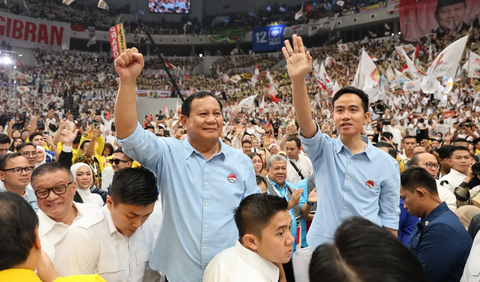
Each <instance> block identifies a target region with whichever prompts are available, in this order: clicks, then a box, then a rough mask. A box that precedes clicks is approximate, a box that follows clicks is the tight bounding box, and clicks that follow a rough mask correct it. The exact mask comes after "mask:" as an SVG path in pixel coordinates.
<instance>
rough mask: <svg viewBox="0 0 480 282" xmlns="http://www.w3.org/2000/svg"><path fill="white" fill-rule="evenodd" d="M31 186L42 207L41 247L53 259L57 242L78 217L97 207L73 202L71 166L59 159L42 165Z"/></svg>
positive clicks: (36, 171)
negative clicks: (60, 161)
mask: <svg viewBox="0 0 480 282" xmlns="http://www.w3.org/2000/svg"><path fill="white" fill-rule="evenodd" d="M32 187H33V190H34V191H35V195H36V197H37V203H38V207H39V208H40V210H39V211H38V212H37V215H38V219H39V222H40V224H39V227H38V236H39V238H40V241H41V243H42V250H43V251H45V253H46V254H47V255H48V257H49V258H50V259H51V260H53V259H54V258H55V247H54V246H55V243H56V242H57V241H58V240H59V239H60V238H61V237H62V236H63V235H64V234H65V232H67V229H68V227H69V226H70V225H72V223H74V222H75V221H76V220H78V219H80V218H82V217H83V216H85V215H88V214H91V213H93V212H95V211H96V210H97V209H98V208H97V207H94V206H90V205H86V204H80V203H76V202H74V201H73V198H74V196H75V191H76V189H77V184H76V182H74V181H73V176H72V173H71V172H70V169H69V168H68V167H66V166H65V165H63V164H61V163H59V162H50V163H46V164H43V165H41V166H39V167H38V168H37V169H35V171H34V172H33V173H32Z"/></svg>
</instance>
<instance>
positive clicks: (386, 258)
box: [308, 217, 428, 282]
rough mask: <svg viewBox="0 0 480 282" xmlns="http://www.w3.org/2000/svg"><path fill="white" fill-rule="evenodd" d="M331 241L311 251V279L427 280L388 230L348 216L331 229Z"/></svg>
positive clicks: (323, 281)
mask: <svg viewBox="0 0 480 282" xmlns="http://www.w3.org/2000/svg"><path fill="white" fill-rule="evenodd" d="M334 240H335V242H334V243H333V244H322V245H320V246H319V247H317V249H316V250H315V251H314V252H313V254H312V259H311V261H310V266H309V271H308V272H309V278H310V281H311V282H338V281H342V282H353V281H355V282H384V281H389V282H404V281H409V282H427V281H428V280H427V277H426V275H425V271H424V270H423V267H422V265H421V264H420V262H418V260H417V258H416V257H415V256H414V255H413V253H412V252H410V250H409V249H408V248H407V247H405V245H403V244H402V242H401V241H399V240H398V239H397V238H396V237H395V236H393V235H392V233H390V232H389V231H388V230H385V229H384V228H382V227H380V226H377V225H376V224H374V223H372V222H371V221H369V220H367V219H364V218H360V217H352V218H349V219H346V220H345V221H344V222H343V223H342V224H341V225H340V227H339V228H338V229H337V231H336V232H335V239H334Z"/></svg>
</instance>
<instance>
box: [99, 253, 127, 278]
mask: <svg viewBox="0 0 480 282" xmlns="http://www.w3.org/2000/svg"><path fill="white" fill-rule="evenodd" d="M119 259H120V258H118V257H111V258H100V260H99V261H98V274H99V275H100V276H102V278H103V279H105V280H106V281H121V280H122V274H123V267H122V264H121V263H120V262H119Z"/></svg>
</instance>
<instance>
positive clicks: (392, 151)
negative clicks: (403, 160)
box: [375, 142, 397, 159]
mask: <svg viewBox="0 0 480 282" xmlns="http://www.w3.org/2000/svg"><path fill="white" fill-rule="evenodd" d="M375 147H377V148H387V149H388V154H389V155H390V156H392V158H394V159H397V151H396V150H395V148H394V147H393V146H392V144H389V143H387V142H378V143H377V144H375Z"/></svg>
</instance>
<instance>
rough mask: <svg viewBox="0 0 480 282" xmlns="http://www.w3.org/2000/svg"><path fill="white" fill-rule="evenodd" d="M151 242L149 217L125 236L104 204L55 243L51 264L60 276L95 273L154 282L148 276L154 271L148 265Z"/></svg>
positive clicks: (111, 278)
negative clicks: (134, 230)
mask: <svg viewBox="0 0 480 282" xmlns="http://www.w3.org/2000/svg"><path fill="white" fill-rule="evenodd" d="M154 245H155V240H154V232H153V229H152V228H151V225H150V221H149V220H147V221H145V223H144V224H143V225H142V226H141V227H140V228H139V229H137V231H136V232H135V233H134V234H133V235H132V236H131V237H127V236H125V235H123V234H121V233H120V232H118V230H117V228H116V227H115V224H114V223H113V220H112V215H111V213H110V210H109V209H108V207H107V206H104V207H102V208H101V209H99V210H97V211H96V212H95V213H93V214H91V215H87V216H85V217H83V218H81V219H79V220H77V221H76V222H75V223H73V224H72V226H70V228H69V229H68V230H67V232H66V233H65V235H64V236H63V237H62V238H61V239H60V240H59V241H58V242H57V243H56V244H55V252H56V254H55V260H54V265H55V268H56V269H57V270H58V273H59V274H60V275H61V276H69V275H79V274H94V273H98V274H99V275H100V276H102V278H103V279H105V280H106V281H107V282H110V281H112V282H123V281H125V282H127V281H128V282H142V281H155V280H150V279H149V276H150V275H153V274H154V273H153V271H151V270H150V269H149V267H148V261H149V258H150V253H151V251H152V249H153V246H154ZM156 274H157V275H158V272H156ZM144 279H145V280H144Z"/></svg>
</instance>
